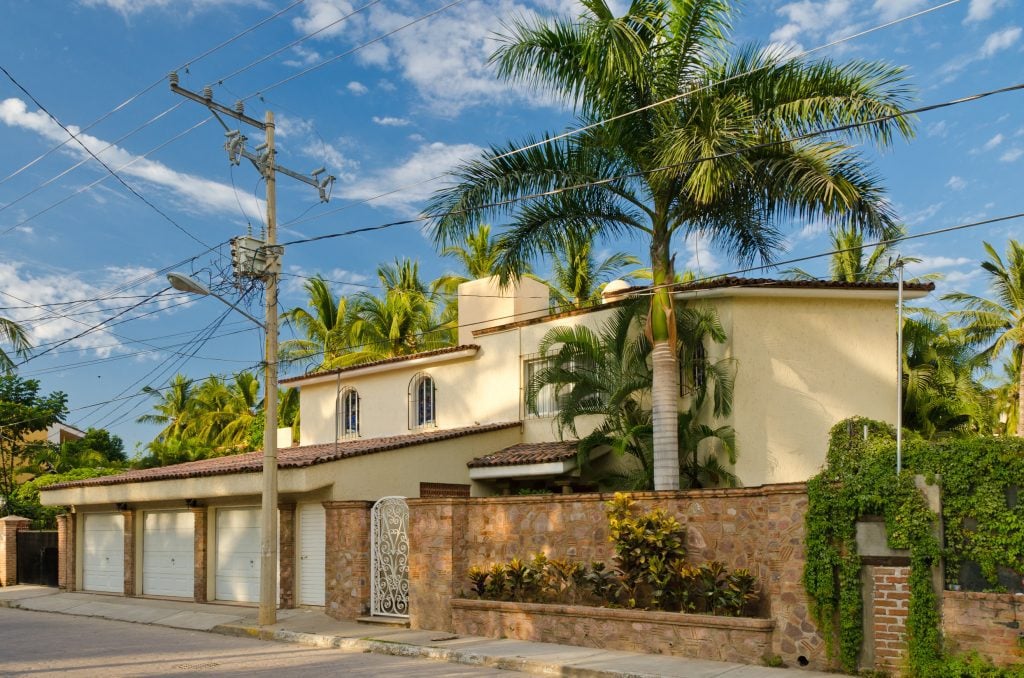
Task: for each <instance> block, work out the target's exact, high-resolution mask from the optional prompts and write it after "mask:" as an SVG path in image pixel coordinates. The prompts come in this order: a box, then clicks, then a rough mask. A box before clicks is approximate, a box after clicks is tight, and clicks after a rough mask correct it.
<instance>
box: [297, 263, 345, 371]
mask: <svg viewBox="0 0 1024 678" xmlns="http://www.w3.org/2000/svg"><path fill="white" fill-rule="evenodd" d="M304 287H305V289H306V292H307V293H308V294H309V301H308V302H307V306H309V308H310V309H311V311H312V312H310V311H307V310H306V309H304V308H302V307H301V306H297V307H295V308H293V309H291V310H290V311H286V312H285V313H284V314H282V316H281V317H282V318H283V319H284V321H285V323H287V324H288V325H290V326H291V327H294V328H296V329H297V330H299V331H300V332H301V333H302V334H303V335H304V338H302V339H289V340H288V341H285V342H283V343H282V344H281V349H280V353H279V354H280V359H281V361H282V362H284V363H300V364H302V363H305V364H308V365H311V366H313V371H314V372H320V371H323V370H331V369H335V368H337V367H340V366H341V365H342V363H343V362H344V359H343V358H344V355H345V353H347V352H348V351H349V350H350V344H351V341H350V336H349V331H350V326H351V318H350V317H349V315H348V303H347V300H346V299H345V297H337V298H335V296H334V293H333V292H332V291H331V288H330V285H328V284H327V281H326V280H324V279H323V278H322V277H321V276H316V277H314V278H313V279H312V280H309V281H307V282H306V284H305V285H304Z"/></svg>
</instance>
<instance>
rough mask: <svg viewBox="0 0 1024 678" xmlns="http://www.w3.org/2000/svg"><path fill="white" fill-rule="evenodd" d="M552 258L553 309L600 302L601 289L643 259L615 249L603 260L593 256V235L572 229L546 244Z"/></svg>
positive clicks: (551, 285)
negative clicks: (628, 267)
mask: <svg viewBox="0 0 1024 678" xmlns="http://www.w3.org/2000/svg"><path fill="white" fill-rule="evenodd" d="M544 252H545V254H546V255H547V256H548V257H549V258H550V259H551V268H552V271H551V280H550V281H549V285H550V288H551V306H552V309H554V310H566V309H569V308H583V307H585V306H592V305H594V304H597V303H600V302H601V290H602V289H603V288H604V286H605V285H606V284H607V283H608V282H610V281H611V280H612V279H614V278H617V277H619V275H620V274H621V273H622V271H623V269H625V268H626V267H627V266H634V267H636V266H639V265H640V260H639V259H637V258H636V257H634V256H633V255H631V254H626V253H625V252H614V253H612V254H610V255H608V256H607V257H605V259H604V260H603V261H598V260H597V257H596V256H595V255H594V238H593V234H592V233H589V232H587V231H579V230H577V229H571V230H568V231H566V232H565V233H563V234H562V235H561V237H559V238H557V239H556V240H554V241H552V242H550V243H547V244H546V245H545V246H544Z"/></svg>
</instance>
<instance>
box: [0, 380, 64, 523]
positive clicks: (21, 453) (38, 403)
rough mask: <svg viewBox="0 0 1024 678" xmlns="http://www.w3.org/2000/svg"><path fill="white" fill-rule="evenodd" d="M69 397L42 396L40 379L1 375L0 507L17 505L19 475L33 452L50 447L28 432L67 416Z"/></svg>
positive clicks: (57, 394) (6, 509)
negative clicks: (33, 437) (16, 495)
mask: <svg viewBox="0 0 1024 678" xmlns="http://www.w3.org/2000/svg"><path fill="white" fill-rule="evenodd" d="M67 400H68V397H67V395H66V394H64V393H63V392H61V391H54V392H53V393H50V394H47V395H43V394H42V393H40V384H39V381H37V380H35V379H22V378H20V377H18V376H16V375H10V374H7V375H0V500H2V501H3V506H2V507H0V510H2V511H3V512H4V515H7V514H9V513H10V512H11V511H12V509H13V507H14V493H15V490H16V489H17V487H18V475H19V474H20V473H21V472H22V467H23V466H24V465H25V464H26V463H31V459H32V457H33V456H34V455H36V454H38V453H39V452H40V451H41V450H43V449H44V448H46V447H48V446H49V445H50V443H48V442H47V441H46V439H45V437H44V438H43V439H42V440H37V441H33V440H30V439H29V434H31V433H35V432H37V431H45V430H46V429H47V427H49V426H51V425H52V424H55V423H57V422H58V421H60V420H61V419H62V418H64V417H65V416H66V415H67V412H68V409H67Z"/></svg>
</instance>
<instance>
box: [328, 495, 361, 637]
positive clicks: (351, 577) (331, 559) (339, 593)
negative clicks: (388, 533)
mask: <svg viewBox="0 0 1024 678" xmlns="http://www.w3.org/2000/svg"><path fill="white" fill-rule="evenodd" d="M371 506H373V503H372V502H368V501H327V502H324V509H325V514H326V521H327V554H326V556H327V563H326V576H327V581H326V584H325V589H326V591H325V593H326V600H325V602H326V605H325V607H324V611H325V612H326V613H327V614H328V615H330V616H332V617H334V618H335V619H354V618H356V617H359V616H361V615H364V614H366V613H367V611H368V610H369V606H370V507H371Z"/></svg>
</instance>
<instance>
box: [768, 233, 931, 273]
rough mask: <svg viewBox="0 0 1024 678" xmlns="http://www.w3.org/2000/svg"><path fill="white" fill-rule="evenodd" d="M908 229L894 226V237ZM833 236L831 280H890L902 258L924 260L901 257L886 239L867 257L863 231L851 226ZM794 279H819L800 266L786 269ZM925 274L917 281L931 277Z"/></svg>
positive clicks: (914, 261)
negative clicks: (865, 255)
mask: <svg viewBox="0 0 1024 678" xmlns="http://www.w3.org/2000/svg"><path fill="white" fill-rule="evenodd" d="M906 232H907V230H906V228H905V227H904V226H898V227H896V228H894V229H893V232H892V234H891V235H890V236H889V237H891V238H897V237H900V236H903V235H906ZM831 235H832V250H833V253H832V257H831V259H830V261H829V267H828V268H829V271H828V272H829V279H830V280H838V281H842V282H848V283H858V282H888V281H892V280H896V277H897V269H898V268H899V260H902V262H903V263H905V264H916V263H918V262H920V261H921V260H920V259H918V258H916V257H899V256H898V255H897V254H896V253H895V252H894V251H893V244H894V243H892V242H889V241H883V242H881V243H879V244H878V245H875V249H873V250H872V251H871V254H870V255H868V257H867V258H866V259H865V258H864V234H863V233H861V232H860V231H858V230H856V229H852V228H838V229H834V230H833V231H832V233H831ZM783 273H784V274H786V275H788V277H790V278H793V279H794V280H817V279H818V276H815V275H811V274H810V273H808V272H807V271H805V270H803V269H801V268H791V269H788V270H786V271H783ZM932 277H934V276H925V277H924V278H917V279H916V280H923V279H930V278H932Z"/></svg>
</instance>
